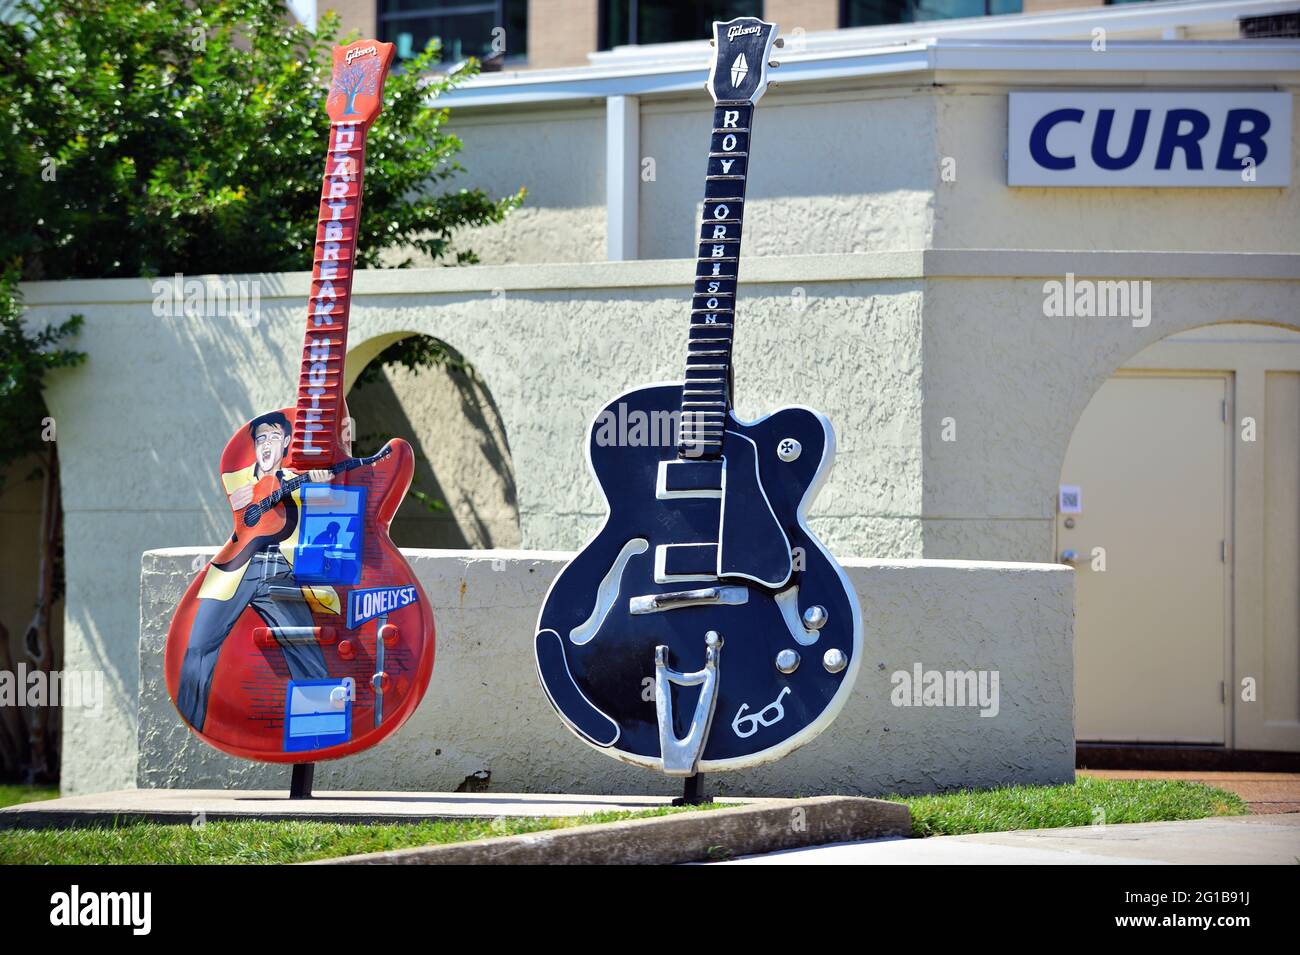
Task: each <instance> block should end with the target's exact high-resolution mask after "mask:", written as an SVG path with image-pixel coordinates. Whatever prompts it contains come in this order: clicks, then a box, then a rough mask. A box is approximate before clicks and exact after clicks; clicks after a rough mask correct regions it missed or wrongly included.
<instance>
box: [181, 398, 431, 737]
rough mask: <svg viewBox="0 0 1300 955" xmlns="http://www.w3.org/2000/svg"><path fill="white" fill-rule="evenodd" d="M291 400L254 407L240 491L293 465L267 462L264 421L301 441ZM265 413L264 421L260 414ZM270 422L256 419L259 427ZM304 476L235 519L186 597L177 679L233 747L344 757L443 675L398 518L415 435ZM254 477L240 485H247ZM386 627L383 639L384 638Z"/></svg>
mask: <svg viewBox="0 0 1300 955" xmlns="http://www.w3.org/2000/svg"><path fill="white" fill-rule="evenodd" d="M292 417H293V409H291V408H286V409H284V410H282V411H280V412H272V413H271V414H270V415H263V416H262V417H260V418H257V419H254V421H253V422H250V423H249V425H246V426H245V427H243V428H241V429H240V430H239V431H238V432H237V433H236V434H235V436H234V437H232V438H231V439H230V442H229V444H227V445H226V450H225V452H224V454H223V455H222V457H221V475H222V480H223V483H224V484H225V486H226V488H227V491H228V493H229V492H230V491H231V490H232V488H235V487H238V486H250V487H251V488H252V495H253V496H252V502H253V503H254V504H256V503H258V502H264V501H266V499H267V498H268V497H269V496H271V495H272V494H273V493H274V492H275V491H277V490H278V489H279V488H280V487H281V481H282V480H283V479H286V478H288V477H290V476H291V475H292V472H286V471H285V470H284V468H283V467H282V464H283V462H282V461H281V460H280V459H279V458H275V461H274V464H275V468H274V470H273V471H272V473H261V470H260V468H259V465H260V464H261V461H262V460H265V459H260V458H259V456H258V455H259V453H260V451H259V448H258V447H257V446H256V445H255V437H254V431H258V432H259V433H260V434H261V435H262V436H267V435H269V436H270V437H271V438H274V439H279V440H280V442H281V446H280V447H278V448H271V449H269V451H268V452H267V453H268V454H271V453H277V454H278V453H280V452H281V451H282V450H283V448H284V447H287V443H288V434H287V433H279V432H277V428H279V429H280V432H285V431H287V430H288V429H289V425H288V422H289V421H291V420H292ZM258 422H261V424H258ZM254 426H256V427H254ZM377 457H378V458H379V459H378V460H376V461H375V462H374V463H373V464H369V465H364V466H360V467H355V468H353V469H351V470H347V471H344V472H342V473H338V474H336V475H334V476H333V477H332V478H331V480H330V481H329V483H321V484H317V483H311V482H308V483H305V484H303V485H302V487H300V488H299V489H298V490H296V491H295V492H294V493H292V494H290V495H288V496H286V497H284V498H283V500H281V501H279V502H278V503H276V504H275V505H274V506H273V507H271V508H270V509H269V510H267V511H266V512H265V513H263V514H261V515H260V517H259V519H258V520H257V523H256V524H255V525H254V526H252V527H249V526H248V525H247V523H246V511H247V508H244V507H238V508H234V507H232V519H233V523H234V530H233V532H232V534H231V536H230V539H229V540H228V541H227V542H226V544H225V545H224V546H223V547H222V548H221V550H220V551H219V552H218V554H217V556H216V557H214V558H213V559H212V561H211V562H210V563H209V564H208V565H207V566H206V567H205V568H204V569H203V570H202V571H200V572H199V575H198V576H197V577H196V578H195V579H194V581H193V582H192V583H191V584H190V587H189V589H188V590H187V591H186V593H185V597H184V599H182V601H181V603H180V605H179V607H178V608H177V610H176V613H175V616H174V617H173V619H172V623H171V628H170V629H169V631H168V634H167V647H166V658H165V672H166V679H167V689H168V691H169V692H170V694H171V697H172V700H173V702H175V703H176V706H177V709H178V710H179V711H180V713H181V716H182V717H183V718H184V719H185V721H186V724H187V725H188V726H189V727H190V729H191V730H193V731H194V732H195V733H196V734H197V735H198V736H199V737H200V738H202V739H203V740H204V741H206V742H208V743H210V744H211V745H213V746H215V747H216V748H217V749H220V750H222V751H224V752H227V753H230V754H231V755H233V756H240V757H243V758H245V759H255V760H261V761H265V762H281V763H285V762H314V761H318V760H326V759H335V758H338V757H341V756H346V755H348V754H350V753H354V752H357V751H359V750H362V749H365V748H367V747H369V746H373V745H374V744H375V743H378V742H379V741H380V740H382V739H384V738H385V737H387V736H388V735H389V734H390V733H392V732H393V731H394V730H395V729H397V728H398V727H399V726H401V725H402V724H403V723H404V722H406V720H407V718H408V717H409V716H410V715H411V713H413V712H414V711H415V707H416V705H417V704H418V703H419V701H420V699H421V697H422V696H423V695H424V691H425V689H426V688H427V687H428V684H429V678H430V676H431V674H432V671H433V658H434V624H433V614H432V611H431V609H430V608H429V603H428V600H427V598H426V597H425V595H424V592H423V590H422V589H421V588H420V584H419V582H418V581H417V580H416V579H415V576H414V574H413V573H412V571H411V569H410V567H409V566H408V565H407V563H406V560H405V559H404V558H403V557H402V555H401V553H400V552H399V551H398V550H397V547H396V546H394V544H393V542H392V541H391V540H390V539H389V536H388V528H389V524H390V523H391V522H392V519H393V515H394V514H395V513H396V511H397V508H398V505H400V504H401V502H402V498H403V497H404V495H405V494H406V491H407V489H408V488H409V487H410V484H411V477H412V474H413V473H414V455H413V452H412V450H411V446H410V445H409V444H407V443H406V442H405V441H402V440H400V439H395V440H393V441H391V442H389V443H388V444H387V445H386V446H385V449H384V451H382V452H381V454H380V455H379V456H377ZM241 482H242V483H241ZM381 633H382V635H381Z"/></svg>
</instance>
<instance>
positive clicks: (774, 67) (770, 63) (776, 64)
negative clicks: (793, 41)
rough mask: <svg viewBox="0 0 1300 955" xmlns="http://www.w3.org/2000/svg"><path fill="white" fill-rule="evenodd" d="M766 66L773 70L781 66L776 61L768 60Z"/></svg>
mask: <svg viewBox="0 0 1300 955" xmlns="http://www.w3.org/2000/svg"><path fill="white" fill-rule="evenodd" d="M767 65H768V66H770V67H771V68H772V69H774V70H775V69H776V68H777V67H779V66H780V65H781V64H780V63H778V62H776V60H768V61H767Z"/></svg>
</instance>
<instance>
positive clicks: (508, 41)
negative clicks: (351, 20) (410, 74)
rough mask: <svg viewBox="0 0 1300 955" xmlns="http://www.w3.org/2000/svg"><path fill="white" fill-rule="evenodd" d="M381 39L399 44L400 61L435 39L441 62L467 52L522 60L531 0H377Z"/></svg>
mask: <svg viewBox="0 0 1300 955" xmlns="http://www.w3.org/2000/svg"><path fill="white" fill-rule="evenodd" d="M379 37H380V39H382V40H385V41H387V42H389V43H392V44H394V45H395V46H396V47H397V56H398V59H399V60H405V59H409V58H411V57H413V56H415V55H417V54H418V53H420V52H421V51H423V50H424V47H425V45H426V44H427V43H428V42H429V41H430V40H431V39H433V38H435V37H437V38H438V39H440V40H441V41H442V61H443V62H444V63H448V64H450V63H456V62H458V61H459V60H463V59H465V57H467V56H476V57H478V58H479V59H480V60H487V59H488V58H489V57H496V58H498V59H503V60H510V61H516V62H517V61H521V60H523V59H524V58H525V57H526V56H527V54H528V2H527V0H490V2H477V3H476V2H474V0H379Z"/></svg>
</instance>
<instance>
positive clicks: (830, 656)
mask: <svg viewBox="0 0 1300 955" xmlns="http://www.w3.org/2000/svg"><path fill="white" fill-rule="evenodd" d="M848 665H849V658H848V657H846V656H845V655H844V651H843V650H827V651H826V654H825V655H824V656H823V657H822V666H824V667H825V668H826V672H827V673H839V672H840V671H841V670H843V669H844V668H845V667H846V666H848Z"/></svg>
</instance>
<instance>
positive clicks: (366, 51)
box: [344, 46, 379, 66]
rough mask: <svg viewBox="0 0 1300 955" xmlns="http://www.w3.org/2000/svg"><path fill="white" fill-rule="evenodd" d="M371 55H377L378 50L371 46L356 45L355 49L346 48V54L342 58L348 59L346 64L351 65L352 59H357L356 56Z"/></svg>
mask: <svg viewBox="0 0 1300 955" xmlns="http://www.w3.org/2000/svg"><path fill="white" fill-rule="evenodd" d="M372 55H373V56H378V55H379V51H378V50H377V49H375V48H374V47H373V46H363V47H358V48H357V49H355V50H348V53H347V56H346V57H344V59H346V60H347V61H348V66H351V65H352V61H353V60H355V59H357V58H358V57H362V56H372Z"/></svg>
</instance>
